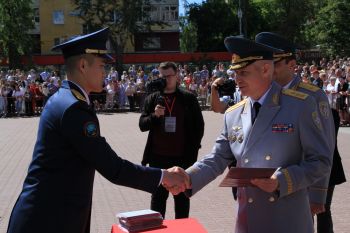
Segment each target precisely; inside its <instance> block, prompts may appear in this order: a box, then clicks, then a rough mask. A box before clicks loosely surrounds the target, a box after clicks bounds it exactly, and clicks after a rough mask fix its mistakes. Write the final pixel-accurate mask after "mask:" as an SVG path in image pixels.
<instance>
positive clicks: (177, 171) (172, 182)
mask: <svg viewBox="0 0 350 233" xmlns="http://www.w3.org/2000/svg"><path fill="white" fill-rule="evenodd" d="M162 185H163V186H164V188H166V189H167V190H168V191H169V192H171V193H172V194H173V195H177V194H179V193H181V192H184V191H185V190H186V189H190V188H191V180H190V176H189V175H188V174H187V173H186V171H185V170H184V169H182V168H181V167H172V168H169V169H163V180H162Z"/></svg>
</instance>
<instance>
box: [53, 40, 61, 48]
mask: <svg viewBox="0 0 350 233" xmlns="http://www.w3.org/2000/svg"><path fill="white" fill-rule="evenodd" d="M60 43H61V39H60V38H55V39H53V44H54V45H55V46H56V45H59V44H60Z"/></svg>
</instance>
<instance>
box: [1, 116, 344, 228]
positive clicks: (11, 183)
mask: <svg viewBox="0 0 350 233" xmlns="http://www.w3.org/2000/svg"><path fill="white" fill-rule="evenodd" d="M203 115H204V119H205V133H204V138H203V140H202V149H201V150H200V152H199V158H201V157H202V156H203V155H205V154H207V153H209V152H210V150H211V148H212V146H213V142H214V140H215V138H216V137H217V136H218V134H219V132H220V131H221V127H222V118H223V115H221V114H215V113H213V112H209V111H204V112H203ZM139 116H140V114H139V113H114V114H99V115H98V117H99V120H100V125H101V135H103V136H104V137H106V139H107V141H108V142H109V143H110V145H111V146H112V148H113V149H114V150H115V151H116V152H117V154H118V155H119V156H121V157H123V158H124V159H128V160H130V161H132V162H135V163H140V162H141V158H142V154H143V150H144V146H145V144H146V139H147V134H148V133H142V132H141V131H140V130H139V128H138V119H139ZM38 122H39V118H37V117H34V118H10V119H0V233H5V232H6V229H7V224H8V219H9V215H10V213H11V210H12V207H13V205H14V203H15V201H16V198H17V196H18V194H19V192H20V190H21V188H22V184H23V180H24V177H25V175H26V172H27V169H28V165H29V162H30V160H31V156H32V152H33V147H34V143H35V139H36V132H37V127H38ZM349 142H350V128H341V129H340V131H339V136H338V145H339V151H340V155H341V156H342V159H343V160H342V161H343V165H344V168H345V170H346V175H347V178H348V179H350V172H349V171H350V143H349ZM221 179H222V177H219V178H217V179H216V180H215V181H214V182H212V183H211V184H209V185H208V186H207V187H205V188H204V189H203V190H202V191H200V192H199V193H198V194H196V195H195V196H194V197H193V198H192V199H191V211H190V216H191V217H194V218H197V219H198V221H199V222H200V223H202V224H203V225H204V227H205V228H206V229H207V230H208V232H209V233H231V232H233V230H232V229H233V224H234V216H235V211H236V204H235V202H234V201H233V198H232V194H231V190H230V189H229V188H219V187H218V184H219V182H220V180H221ZM349 191H350V183H349V182H348V183H345V184H343V185H340V186H337V187H336V189H335V193H334V197H333V205H332V206H333V208H332V210H333V221H334V225H335V227H334V228H335V229H334V230H335V232H337V233H347V232H349V229H350V221H349V220H350V214H349V213H350V211H349V209H350V195H349ZM150 196H151V195H150V194H148V193H146V192H142V191H137V190H133V189H130V188H125V187H121V186H116V185H113V184H112V183H110V182H109V181H107V180H106V179H105V178H103V177H102V176H101V175H100V174H98V173H96V177H95V186H94V200H93V211H92V223H91V233H108V232H110V229H111V225H112V224H113V223H115V222H116V218H115V214H116V213H118V212H123V211H131V210H139V209H148V208H149V205H150ZM167 207H168V209H167V214H166V218H167V219H172V218H174V210H173V207H174V205H173V199H172V197H169V199H168V206H167ZM52 211H55V210H52ZM261 214H265V213H261Z"/></svg>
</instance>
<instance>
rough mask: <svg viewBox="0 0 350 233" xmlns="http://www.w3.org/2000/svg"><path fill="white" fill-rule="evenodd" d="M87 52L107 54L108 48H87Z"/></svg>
mask: <svg viewBox="0 0 350 233" xmlns="http://www.w3.org/2000/svg"><path fill="white" fill-rule="evenodd" d="M85 53H95V54H107V50H101V49H85Z"/></svg>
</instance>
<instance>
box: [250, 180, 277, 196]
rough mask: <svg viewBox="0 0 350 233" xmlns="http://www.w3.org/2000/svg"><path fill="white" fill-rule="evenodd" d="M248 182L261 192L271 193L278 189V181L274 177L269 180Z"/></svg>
mask: <svg viewBox="0 0 350 233" xmlns="http://www.w3.org/2000/svg"><path fill="white" fill-rule="evenodd" d="M250 182H251V183H252V184H253V185H255V186H257V187H258V188H260V189H261V190H263V191H265V192H268V193H273V192H275V191H276V190H277V188H278V185H279V184H278V180H277V178H276V177H274V176H272V177H271V178H269V179H252V180H250Z"/></svg>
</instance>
